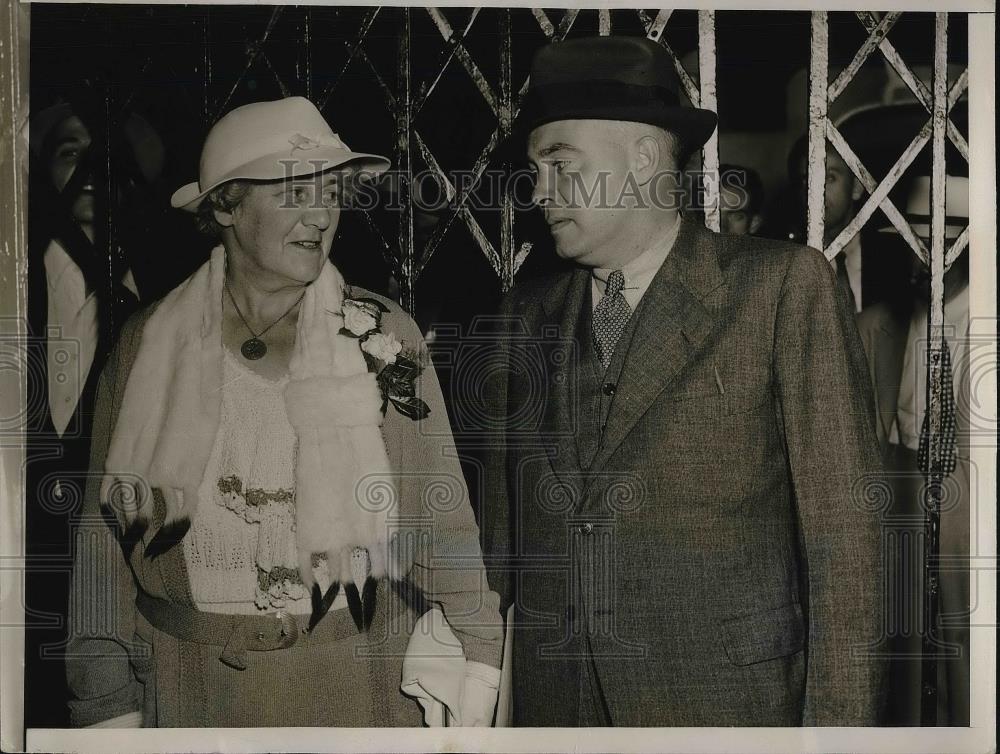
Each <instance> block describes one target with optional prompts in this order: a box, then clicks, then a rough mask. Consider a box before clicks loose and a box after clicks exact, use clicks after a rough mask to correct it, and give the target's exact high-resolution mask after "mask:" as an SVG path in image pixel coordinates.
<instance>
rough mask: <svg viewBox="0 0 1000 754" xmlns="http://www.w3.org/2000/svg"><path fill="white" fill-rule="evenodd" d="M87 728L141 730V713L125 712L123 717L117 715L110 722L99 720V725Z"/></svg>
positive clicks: (95, 724)
mask: <svg viewBox="0 0 1000 754" xmlns="http://www.w3.org/2000/svg"><path fill="white" fill-rule="evenodd" d="M86 727H88V728H141V727H142V713H141V712H140V711H139V710H136V711H135V712H126V713H125V714H124V715H118V717H112V718H111V719H110V720H101V722H99V723H94V724H93V725H88V726H86Z"/></svg>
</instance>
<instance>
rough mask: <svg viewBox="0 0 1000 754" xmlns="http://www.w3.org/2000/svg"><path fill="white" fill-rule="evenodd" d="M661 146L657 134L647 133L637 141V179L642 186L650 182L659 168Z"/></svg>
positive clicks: (635, 159)
mask: <svg viewBox="0 0 1000 754" xmlns="http://www.w3.org/2000/svg"><path fill="white" fill-rule="evenodd" d="M660 152H661V146H660V142H659V140H657V139H656V137H655V136H652V135H650V134H647V135H645V136H640V137H639V138H638V139H637V140H636V142H635V156H634V158H633V162H634V168H635V179H636V182H637V183H638V184H639V185H640V186H644V185H646V184H647V183H649V182H650V181H651V180H652V179H653V176H655V175H656V173H657V170H658V169H659V165H660V160H661V159H662V157H663V155H661V154H660Z"/></svg>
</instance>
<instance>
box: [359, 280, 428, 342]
mask: <svg viewBox="0 0 1000 754" xmlns="http://www.w3.org/2000/svg"><path fill="white" fill-rule="evenodd" d="M347 298H352V299H371V300H374V301H377V302H378V303H379V304H381V305H382V307H383V314H382V332H391V333H393V334H395V335H396V337H397V338H399V339H400V340H404V341H410V342H412V343H414V344H415V343H418V342H422V341H423V335H422V334H421V332H420V328H419V327H417V323H416V322H414V321H413V318H412V317H411V316H410V315H409V314H407V312H406V310H405V309H403V307H401V306H400V305H399V303H398V302H396V301H394V300H393V299H391V298H387V297H386V296H383V295H382V294H380V293H375V292H374V291H370V290H368V289H367V288H362V287H361V286H360V285H348V286H347Z"/></svg>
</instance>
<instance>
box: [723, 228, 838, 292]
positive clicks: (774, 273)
mask: <svg viewBox="0 0 1000 754" xmlns="http://www.w3.org/2000/svg"><path fill="white" fill-rule="evenodd" d="M711 235H712V236H713V242H714V244H715V246H716V253H717V256H718V259H719V266H720V267H721V268H722V269H723V270H724V271H728V272H729V273H730V277H736V278H738V279H740V280H742V281H743V282H744V283H747V284H753V285H760V284H762V282H763V280H765V279H768V280H771V281H773V282H774V283H776V284H779V285H784V283H785V281H786V279H787V278H788V277H789V276H790V275H791V276H793V277H795V278H796V282H797V283H801V282H803V281H806V280H808V279H810V278H811V279H814V280H819V281H820V282H821V283H825V282H826V281H827V280H828V279H829V278H831V275H832V268H831V266H830V263H829V261H828V260H827V258H826V257H825V256H824V255H823V253H822V252H821V251H819V250H817V249H815V248H813V247H812V246H804V245H803V244H798V243H793V242H791V241H784V240H778V239H772V238H760V237H757V236H736V235H728V234H724V233H712V234H711Z"/></svg>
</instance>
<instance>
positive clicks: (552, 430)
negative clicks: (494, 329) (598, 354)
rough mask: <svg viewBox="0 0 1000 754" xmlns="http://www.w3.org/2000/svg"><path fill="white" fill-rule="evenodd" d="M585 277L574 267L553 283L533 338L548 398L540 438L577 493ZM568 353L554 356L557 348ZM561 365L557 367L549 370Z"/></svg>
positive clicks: (551, 459) (558, 468) (564, 479)
mask: <svg viewBox="0 0 1000 754" xmlns="http://www.w3.org/2000/svg"><path fill="white" fill-rule="evenodd" d="M589 284H590V273H589V272H588V271H587V270H583V269H577V270H574V271H573V272H571V273H569V274H567V275H566V276H565V277H564V278H563V279H561V280H560V281H559V282H558V283H557V284H556V285H554V286H553V287H552V289H551V291H550V295H548V296H547V297H546V298H545V299H544V300H543V302H542V309H543V311H544V313H545V316H544V317H543V319H542V322H541V327H540V329H539V332H538V333H536V336H537V337H538V338H539V339H540V341H541V344H542V357H543V361H542V365H541V367H542V371H543V374H544V375H545V378H546V380H547V389H548V399H547V400H546V401H545V408H544V412H543V415H542V421H541V427H540V430H541V435H542V439H543V441H544V442H545V451H546V453H548V456H549V460H550V461H551V463H552V468H553V469H555V471H556V473H557V474H559V476H560V478H561V479H562V481H563V482H565V483H567V484H569V485H570V486H571V487H572V488H573V489H574V490H576V491H577V492H579V477H580V461H579V455H578V453H577V447H576V431H577V428H576V414H575V411H574V405H575V403H574V401H575V400H576V395H577V386H578V384H579V369H580V368H582V367H585V365H582V364H581V363H580V359H581V356H582V353H583V350H584V349H583V348H582V347H581V346H580V344H579V343H577V342H576V337H577V325H578V322H579V318H580V316H581V315H580V311H581V308H582V306H583V302H584V299H585V298H586V293H587V286H588V285H589ZM570 344H574V345H573V346H572V351H571V352H567V353H565V354H564V356H557V355H556V353H555V352H556V351H557V350H558V349H568V348H570ZM554 364H562V365H563V367H562V368H561V369H555V368H553V365H554Z"/></svg>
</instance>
